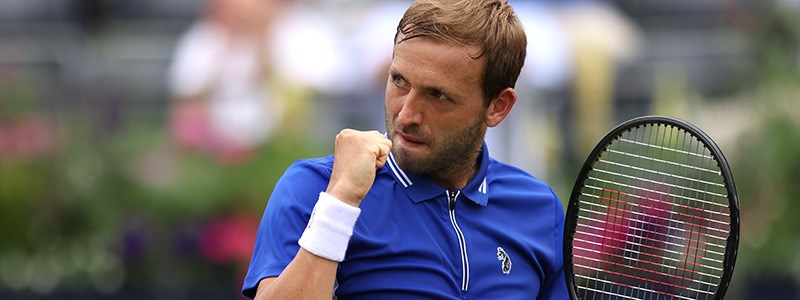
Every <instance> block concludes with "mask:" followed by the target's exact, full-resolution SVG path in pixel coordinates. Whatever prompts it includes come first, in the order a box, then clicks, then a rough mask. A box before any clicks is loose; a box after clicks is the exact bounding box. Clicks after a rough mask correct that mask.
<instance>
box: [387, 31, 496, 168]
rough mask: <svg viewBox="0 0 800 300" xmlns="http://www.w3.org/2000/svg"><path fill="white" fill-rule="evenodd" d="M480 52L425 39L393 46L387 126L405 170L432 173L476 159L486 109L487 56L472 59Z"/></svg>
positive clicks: (469, 47) (471, 48) (397, 155)
mask: <svg viewBox="0 0 800 300" xmlns="http://www.w3.org/2000/svg"><path fill="white" fill-rule="evenodd" d="M479 51H480V49H479V48H478V47H472V46H451V45H447V44H442V43H437V42H434V41H431V40H429V39H426V38H413V39H410V40H406V41H403V42H402V43H400V44H397V45H395V49H394V57H393V58H392V65H391V67H390V74H389V79H388V82H387V83H386V129H387V131H388V134H389V138H390V139H391V140H392V143H393V146H392V153H393V154H394V156H395V159H396V161H397V163H398V164H399V165H400V167H401V168H403V169H404V170H406V171H409V172H412V173H416V174H423V175H434V174H437V173H438V172H442V171H444V170H448V169H449V168H452V167H453V166H454V165H456V164H469V163H473V162H474V159H475V157H476V153H477V152H478V151H479V150H480V146H481V142H482V140H483V136H484V134H485V132H486V126H485V125H484V120H485V117H486V111H487V109H486V107H485V105H484V99H483V91H482V89H481V86H482V74H483V58H480V59H473V58H472V57H474V56H476V55H477V54H478V53H479ZM440 175H442V174H440Z"/></svg>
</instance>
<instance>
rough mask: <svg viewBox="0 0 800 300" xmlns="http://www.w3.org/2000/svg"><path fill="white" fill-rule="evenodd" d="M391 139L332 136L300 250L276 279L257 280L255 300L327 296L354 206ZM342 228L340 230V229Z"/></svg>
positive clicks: (354, 215) (343, 133) (346, 132)
mask: <svg viewBox="0 0 800 300" xmlns="http://www.w3.org/2000/svg"><path fill="white" fill-rule="evenodd" d="M391 146H392V144H391V141H389V140H388V139H386V138H385V137H384V136H383V134H381V133H379V132H377V131H370V132H361V131H355V130H350V129H345V130H342V131H341V132H340V133H339V134H338V135H337V136H336V146H335V147H336V149H335V151H334V162H333V171H332V173H331V178H330V181H329V182H328V187H327V190H326V194H321V195H320V199H319V201H318V202H317V205H316V206H315V209H314V212H313V213H312V216H311V220H309V225H308V226H307V227H306V229H305V231H304V232H303V236H302V237H301V238H300V241H299V243H300V246H301V248H300V250H299V251H298V252H297V255H295V257H294V258H293V259H292V261H291V262H290V263H289V265H288V266H287V267H286V268H285V269H284V270H283V272H281V274H280V275H278V276H277V277H269V278H265V279H263V280H261V281H260V282H259V284H258V289H257V292H256V296H255V299H331V298H332V297H333V285H334V280H335V278H336V269H337V266H338V262H339V261H341V260H342V259H343V258H344V252H345V250H346V249H347V242H348V240H349V237H350V234H352V227H353V225H354V223H355V219H356V218H357V216H358V213H360V210H359V209H358V206H359V205H360V204H361V200H363V199H364V197H365V196H366V194H367V192H369V190H370V188H372V184H373V182H374V181H375V173H376V172H375V169H376V168H381V167H383V165H384V164H385V163H386V159H387V158H388V156H389V151H390V149H391ZM342 229H344V231H343V230H342Z"/></svg>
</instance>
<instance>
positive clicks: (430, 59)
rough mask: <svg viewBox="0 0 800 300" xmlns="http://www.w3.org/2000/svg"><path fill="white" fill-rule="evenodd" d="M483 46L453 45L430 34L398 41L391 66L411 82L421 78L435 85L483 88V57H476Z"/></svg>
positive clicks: (456, 87)
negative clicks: (428, 36)
mask: <svg viewBox="0 0 800 300" xmlns="http://www.w3.org/2000/svg"><path fill="white" fill-rule="evenodd" d="M479 54H480V48H479V47H477V46H468V45H451V44H447V43H441V42H436V41H433V40H431V39H428V38H421V37H418V38H413V39H409V40H405V41H403V42H401V43H399V44H395V48H394V56H393V58H392V70H393V71H396V72H399V73H400V74H402V75H403V76H404V77H406V78H407V79H408V80H409V81H411V83H412V84H415V83H417V82H415V81H422V82H419V83H421V84H422V83H423V82H424V84H425V85H432V86H434V87H441V88H448V89H451V90H454V89H458V90H460V91H463V92H474V91H478V92H480V91H481V85H482V81H483V68H484V66H483V64H484V57H480V58H475V57H476V56H478V55H479Z"/></svg>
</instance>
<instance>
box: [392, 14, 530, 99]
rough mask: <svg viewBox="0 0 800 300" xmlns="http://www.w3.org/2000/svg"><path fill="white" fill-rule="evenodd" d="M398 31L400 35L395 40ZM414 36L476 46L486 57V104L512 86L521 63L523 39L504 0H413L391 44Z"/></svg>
mask: <svg viewBox="0 0 800 300" xmlns="http://www.w3.org/2000/svg"><path fill="white" fill-rule="evenodd" d="M400 34H402V35H403V36H402V38H401V39H400V40H398V37H400ZM416 37H425V38H430V39H433V40H434V41H437V42H442V43H448V44H456V45H457V44H462V45H471V46H479V47H480V48H481V49H482V50H481V53H480V54H479V55H478V56H476V57H474V58H475V59H478V58H480V57H482V56H486V60H485V61H484V68H483V69H484V73H483V96H484V98H485V102H486V105H489V103H490V101H491V100H492V99H494V98H495V97H497V95H499V94H500V91H501V90H502V89H504V88H506V87H511V88H513V87H514V85H515V84H516V82H517V78H518V77H519V73H520V70H521V69H522V65H523V63H524V62H525V47H526V46H527V40H526V37H525V31H524V30H523V29H522V24H521V23H520V21H519V19H518V18H517V16H516V14H515V13H514V10H513V9H512V8H511V6H510V5H509V4H508V1H506V0H417V1H414V4H412V5H411V7H410V8H409V9H408V10H407V11H406V13H405V14H404V15H403V18H402V19H400V24H398V25H397V32H396V33H395V44H399V43H402V42H403V41H405V40H408V39H413V38H416Z"/></svg>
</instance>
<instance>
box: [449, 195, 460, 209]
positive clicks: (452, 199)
mask: <svg viewBox="0 0 800 300" xmlns="http://www.w3.org/2000/svg"><path fill="white" fill-rule="evenodd" d="M447 196H448V197H450V205H449V206H450V210H455V209H456V197H458V194H457V193H456V192H451V191H447Z"/></svg>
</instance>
